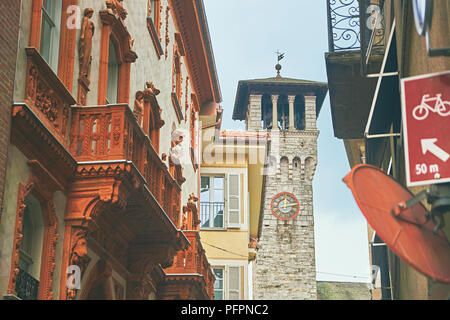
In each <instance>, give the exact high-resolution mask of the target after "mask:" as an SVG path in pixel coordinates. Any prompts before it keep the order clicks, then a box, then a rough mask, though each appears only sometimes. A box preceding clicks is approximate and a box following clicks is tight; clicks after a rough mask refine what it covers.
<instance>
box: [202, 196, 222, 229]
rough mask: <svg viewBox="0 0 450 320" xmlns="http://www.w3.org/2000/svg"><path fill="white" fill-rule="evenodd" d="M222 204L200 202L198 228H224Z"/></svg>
mask: <svg viewBox="0 0 450 320" xmlns="http://www.w3.org/2000/svg"><path fill="white" fill-rule="evenodd" d="M224 207H225V204H224V202H203V201H201V202H200V221H201V224H200V228H202V229H205V228H223V227H224V214H223V213H224Z"/></svg>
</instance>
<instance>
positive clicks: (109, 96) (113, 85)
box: [106, 39, 119, 104]
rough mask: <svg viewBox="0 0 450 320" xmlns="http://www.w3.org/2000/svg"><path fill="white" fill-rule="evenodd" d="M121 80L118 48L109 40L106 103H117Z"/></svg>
mask: <svg viewBox="0 0 450 320" xmlns="http://www.w3.org/2000/svg"><path fill="white" fill-rule="evenodd" d="M118 81H119V61H118V59H117V49H116V45H115V44H114V41H112V39H110V40H109V55H108V84H107V89H106V103H107V104H115V103H117V90H118V85H119V84H118Z"/></svg>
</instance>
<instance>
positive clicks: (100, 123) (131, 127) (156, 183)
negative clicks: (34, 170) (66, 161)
mask: <svg viewBox="0 0 450 320" xmlns="http://www.w3.org/2000/svg"><path fill="white" fill-rule="evenodd" d="M70 138H71V139H70V140H71V141H70V152H71V153H72V155H73V156H74V157H75V159H76V160H77V161H78V163H79V165H81V166H83V164H85V163H86V164H87V163H89V164H92V163H94V162H98V163H102V162H103V163H111V162H121V161H122V162H123V161H125V162H128V163H132V164H133V166H134V167H135V169H136V170H137V171H138V172H139V174H140V176H141V178H143V179H144V180H145V185H146V187H147V188H148V190H149V191H150V192H151V193H152V195H153V196H154V197H155V199H156V200H157V201H158V203H159V204H160V206H161V207H162V208H163V209H164V211H165V212H166V213H167V215H168V216H169V217H170V219H171V221H172V222H173V224H174V225H175V226H176V227H177V228H180V209H181V208H180V205H181V202H180V201H181V199H180V194H181V187H180V184H179V182H178V181H176V180H175V179H174V177H172V175H171V174H170V172H169V170H168V168H167V166H166V164H165V163H164V162H163V161H162V159H161V158H160V157H159V156H158V154H157V152H156V151H155V149H154V148H153V146H152V143H151V141H150V139H149V137H148V136H147V135H146V134H144V131H143V130H142V128H141V127H140V126H139V125H138V123H137V120H136V117H135V116H134V114H133V113H132V112H131V109H130V108H129V106H128V105H126V104H118V105H107V106H94V107H74V108H73V113H72V131H71V134H70ZM180 182H181V181H180Z"/></svg>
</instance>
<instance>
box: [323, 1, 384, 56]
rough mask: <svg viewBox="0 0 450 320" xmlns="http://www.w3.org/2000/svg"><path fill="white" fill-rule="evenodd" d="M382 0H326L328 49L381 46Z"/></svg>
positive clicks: (382, 40)
mask: <svg viewBox="0 0 450 320" xmlns="http://www.w3.org/2000/svg"><path fill="white" fill-rule="evenodd" d="M383 4H384V1H383V0H372V1H370V0H328V2H327V7H328V34H329V50H330V51H331V52H336V51H347V50H362V51H364V52H366V51H367V50H368V49H369V48H370V49H373V48H374V47H380V46H384V18H383V14H382V8H383Z"/></svg>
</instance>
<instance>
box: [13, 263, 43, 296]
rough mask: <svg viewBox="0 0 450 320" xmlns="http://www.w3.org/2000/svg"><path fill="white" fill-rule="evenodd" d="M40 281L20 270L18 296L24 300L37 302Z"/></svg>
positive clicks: (17, 283) (17, 285) (17, 281)
mask: <svg viewBox="0 0 450 320" xmlns="http://www.w3.org/2000/svg"><path fill="white" fill-rule="evenodd" d="M38 292H39V281H37V280H36V279H35V278H33V277H32V276H31V275H29V274H28V273H26V272H25V271H24V270H22V269H20V268H19V274H18V275H17V280H16V294H17V297H19V298H20V299H22V300H37V299H38Z"/></svg>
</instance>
